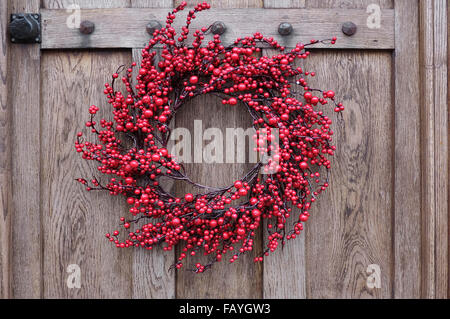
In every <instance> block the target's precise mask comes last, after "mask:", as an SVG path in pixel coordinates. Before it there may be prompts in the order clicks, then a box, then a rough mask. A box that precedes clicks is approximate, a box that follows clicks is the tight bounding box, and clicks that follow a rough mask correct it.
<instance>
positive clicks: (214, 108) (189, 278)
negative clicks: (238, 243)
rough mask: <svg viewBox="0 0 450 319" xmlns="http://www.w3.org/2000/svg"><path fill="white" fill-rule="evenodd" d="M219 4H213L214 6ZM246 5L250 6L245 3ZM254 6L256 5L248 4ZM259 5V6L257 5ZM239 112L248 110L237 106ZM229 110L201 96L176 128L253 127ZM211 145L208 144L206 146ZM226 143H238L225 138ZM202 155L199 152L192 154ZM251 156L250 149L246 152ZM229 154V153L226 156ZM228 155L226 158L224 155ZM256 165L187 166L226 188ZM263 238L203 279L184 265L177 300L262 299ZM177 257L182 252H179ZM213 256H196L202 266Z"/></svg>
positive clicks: (182, 189) (179, 186)
mask: <svg viewBox="0 0 450 319" xmlns="http://www.w3.org/2000/svg"><path fill="white" fill-rule="evenodd" d="M218 3H219V1H213V2H212V3H211V4H212V5H213V6H214V5H216V4H218ZM245 4H247V3H245ZM245 4H244V3H243V2H241V1H237V0H236V1H232V0H231V1H230V0H229V1H220V5H221V7H223V8H228V7H236V6H239V7H241V8H242V7H244V5H245ZM248 5H249V6H250V5H254V3H253V4H250V3H249V4H248ZM258 5H259V3H258ZM237 107H238V108H239V107H240V108H245V107H244V106H243V105H238V106H237ZM238 108H230V107H226V106H224V105H222V103H221V99H220V98H218V97H214V96H200V97H197V98H195V99H194V100H192V101H190V102H188V103H186V105H184V106H183V108H182V109H181V110H180V111H179V112H178V113H177V116H176V118H175V120H176V127H184V128H188V130H189V131H190V132H191V134H192V137H193V138H194V129H193V127H194V120H202V126H203V132H204V131H205V130H206V129H207V128H210V127H214V128H219V129H220V130H221V131H222V132H223V133H224V134H223V135H224V136H225V132H226V128H232V129H234V128H243V129H244V130H246V129H247V128H249V127H251V125H252V120H251V117H250V115H249V114H248V113H247V112H246V110H245V109H238ZM209 142H210V141H209V140H208V141H205V142H204V143H203V145H204V146H205V145H206V144H208V143H209ZM227 143H235V141H234V140H232V141H230V140H228V139H226V138H225V140H224V144H223V145H224V148H225V147H226V144H227ZM192 151H193V153H192V154H194V151H195V152H197V153H198V152H199V150H194V149H193V150H192ZM246 152H248V148H247V151H246ZM224 153H226V152H224ZM225 155H227V154H225ZM253 165H254V164H251V163H248V162H246V163H245V164H238V163H236V164H215V163H214V164H206V163H202V164H186V165H185V166H186V171H187V173H188V175H189V176H191V178H192V179H193V180H194V181H196V182H199V183H201V184H203V185H209V186H225V185H230V184H231V183H233V182H234V181H235V180H237V179H239V178H240V177H242V176H244V175H245V173H246V172H247V171H248V170H249V169H250V168H251V167H252V166H253ZM175 191H176V194H177V195H179V196H180V195H183V194H185V193H186V192H194V193H198V192H201V190H199V189H193V188H192V187H190V186H189V185H186V184H185V183H175ZM261 249H262V238H261V236H260V234H258V236H257V238H255V243H254V250H253V251H252V252H251V253H247V254H245V255H243V256H241V257H240V258H239V259H238V260H237V261H236V262H235V263H233V264H230V263H229V262H228V260H229V258H230V256H231V254H230V253H229V254H227V255H226V256H224V258H223V261H222V262H220V263H216V264H214V265H213V268H212V269H210V270H209V271H207V272H205V273H204V274H202V275H200V276H199V275H197V274H195V273H192V272H190V271H187V270H186V269H192V268H193V261H192V258H188V259H187V262H185V264H186V266H185V268H184V269H182V270H181V271H178V272H177V298H188V299H189V298H261V297H262V280H263V278H262V264H260V263H259V264H254V263H253V258H254V257H255V256H256V255H258V254H261V252H262V250H261ZM177 252H178V253H180V252H181V250H178V251H177ZM210 257H211V256H196V257H195V258H198V259H199V260H201V261H202V262H203V263H206V262H208V261H209V260H210Z"/></svg>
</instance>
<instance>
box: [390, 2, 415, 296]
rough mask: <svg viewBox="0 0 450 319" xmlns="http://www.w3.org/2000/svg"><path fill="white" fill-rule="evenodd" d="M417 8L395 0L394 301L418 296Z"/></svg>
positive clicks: (412, 4)
mask: <svg viewBox="0 0 450 319" xmlns="http://www.w3.org/2000/svg"><path fill="white" fill-rule="evenodd" d="M418 26H419V4H418V2H417V1H410V0H396V1H395V40H396V49H395V53H394V63H395V69H394V75H395V109H394V110H395V115H394V116H395V156H394V162H395V177H394V194H395V195H394V205H395V216H394V251H395V262H394V297H395V298H419V297H420V282H421V265H420V263H421V251H420V250H421V249H420V247H421V236H420V229H421V225H420V221H421V212H420V207H421V185H420V182H421V176H420V175H421V173H420V170H421V167H420V166H421V165H420V145H419V140H420V121H419V117H420V111H419V103H420V95H419V92H420V91H419V89H420V88H419V29H418Z"/></svg>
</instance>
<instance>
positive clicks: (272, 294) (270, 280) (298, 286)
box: [263, 0, 306, 299]
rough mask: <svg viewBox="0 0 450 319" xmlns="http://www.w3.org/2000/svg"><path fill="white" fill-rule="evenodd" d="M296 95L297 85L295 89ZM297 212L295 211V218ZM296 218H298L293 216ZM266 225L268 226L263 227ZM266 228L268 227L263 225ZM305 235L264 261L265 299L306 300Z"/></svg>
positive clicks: (278, 4) (268, 2) (287, 4)
mask: <svg viewBox="0 0 450 319" xmlns="http://www.w3.org/2000/svg"><path fill="white" fill-rule="evenodd" d="M304 7H305V1H291V0H286V1H272V0H265V1H264V8H304ZM277 53H278V51H274V50H263V54H265V55H267V56H271V55H273V54H277ZM293 91H294V92H295V86H294V87H293ZM297 213H298V210H297V209H293V212H292V215H293V216H298V215H297ZM293 218H297V217H293ZM264 225H266V223H265V224H264ZM264 229H265V226H264ZM266 245H267V234H265V235H264V248H265V247H266ZM305 257H306V256H305V233H302V234H301V235H300V236H298V237H297V238H296V239H295V240H290V241H288V242H287V244H286V245H285V246H284V247H283V248H281V247H280V248H279V249H277V250H276V251H275V252H273V253H271V254H270V256H268V257H267V258H265V259H264V266H263V269H264V273H263V278H264V282H263V284H264V286H263V296H264V298H280V299H293V298H306V277H305V275H306V259H305Z"/></svg>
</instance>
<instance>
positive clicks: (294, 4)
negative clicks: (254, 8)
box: [264, 0, 305, 9]
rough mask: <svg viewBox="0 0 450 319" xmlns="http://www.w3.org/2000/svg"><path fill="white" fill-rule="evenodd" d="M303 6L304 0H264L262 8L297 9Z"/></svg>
mask: <svg viewBox="0 0 450 319" xmlns="http://www.w3.org/2000/svg"><path fill="white" fill-rule="evenodd" d="M304 7H305V0H264V8H266V9H270V8H272V9H280V8H289V9H294V8H296V9H298V8H304Z"/></svg>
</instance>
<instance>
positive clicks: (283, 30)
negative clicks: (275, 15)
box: [278, 22, 293, 35]
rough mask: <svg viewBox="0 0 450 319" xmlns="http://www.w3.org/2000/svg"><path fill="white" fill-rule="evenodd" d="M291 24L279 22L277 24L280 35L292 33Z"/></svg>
mask: <svg viewBox="0 0 450 319" xmlns="http://www.w3.org/2000/svg"><path fill="white" fill-rule="evenodd" d="M292 30H293V28H292V25H291V24H290V23H289V22H281V23H280V25H279V26H278V33H279V34H280V35H289V34H291V33H292Z"/></svg>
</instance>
